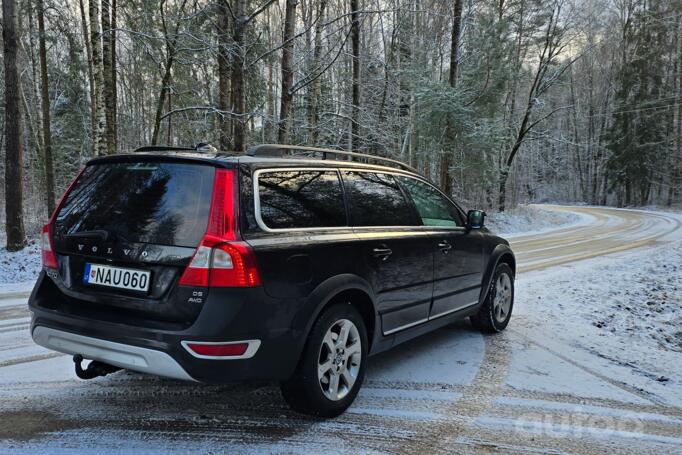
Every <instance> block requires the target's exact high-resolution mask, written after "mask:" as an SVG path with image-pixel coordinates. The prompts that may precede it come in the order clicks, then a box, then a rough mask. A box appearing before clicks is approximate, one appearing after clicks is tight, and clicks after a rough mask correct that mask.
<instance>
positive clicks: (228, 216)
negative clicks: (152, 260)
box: [180, 169, 261, 287]
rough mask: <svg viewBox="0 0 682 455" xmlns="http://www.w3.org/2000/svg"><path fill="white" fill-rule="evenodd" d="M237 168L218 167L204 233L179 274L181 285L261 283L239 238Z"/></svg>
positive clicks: (251, 255) (249, 252) (249, 251)
mask: <svg viewBox="0 0 682 455" xmlns="http://www.w3.org/2000/svg"><path fill="white" fill-rule="evenodd" d="M235 176H236V171H234V170H227V169H218V170H216V174H215V182H214V184H213V199H212V201H211V212H210V215H209V220H208V227H207V229H206V235H204V238H203V239H202V241H201V243H200V244H199V247H198V248H197V249H196V251H195V252H194V256H193V257H192V260H191V262H190V264H189V266H188V267H187V268H186V269H185V272H184V273H183V274H182V276H181V277H180V284H181V285H183V286H201V287H207V286H215V287H251V286H258V285H260V284H261V281H260V275H259V274H258V268H257V266H256V258H255V254H254V252H253V250H252V249H251V247H250V246H249V245H248V244H246V243H245V242H242V241H240V240H239V238H238V237H239V235H238V228H237V215H238V213H237V207H238V204H235V200H236V198H237V194H236V185H235Z"/></svg>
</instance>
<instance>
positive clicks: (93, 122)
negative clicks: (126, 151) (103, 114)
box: [79, 0, 97, 144]
mask: <svg viewBox="0 0 682 455" xmlns="http://www.w3.org/2000/svg"><path fill="white" fill-rule="evenodd" d="M79 5H80V10H81V22H82V24H83V27H82V29H83V42H84V43H85V56H86V57H87V59H88V82H89V83H90V134H91V135H92V142H93V144H94V143H95V131H96V130H97V113H96V111H95V104H97V103H96V100H95V76H94V75H93V74H92V47H91V46H90V44H91V43H90V32H89V31H88V20H87V18H86V15H85V5H84V4H83V0H79Z"/></svg>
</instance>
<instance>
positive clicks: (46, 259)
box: [40, 224, 58, 269]
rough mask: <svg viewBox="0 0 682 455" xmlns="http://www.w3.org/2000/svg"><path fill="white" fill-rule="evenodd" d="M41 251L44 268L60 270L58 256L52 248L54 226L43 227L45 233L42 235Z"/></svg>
mask: <svg viewBox="0 0 682 455" xmlns="http://www.w3.org/2000/svg"><path fill="white" fill-rule="evenodd" d="M40 251H41V255H42V258H43V267H48V268H50V269H56V268H58V265H57V256H55V255H54V249H53V248H52V224H46V225H45V226H43V231H42V233H41V234H40Z"/></svg>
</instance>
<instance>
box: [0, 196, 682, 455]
mask: <svg viewBox="0 0 682 455" xmlns="http://www.w3.org/2000/svg"><path fill="white" fill-rule="evenodd" d="M550 208H551V209H553V210H564V211H572V212H578V213H580V214H582V215H583V221H582V222H580V223H579V224H577V225H574V226H572V227H570V228H563V229H558V230H554V231H550V232H545V233H541V234H540V233H537V234H530V235H524V236H515V237H512V238H511V240H512V244H513V248H514V250H515V252H516V254H517V258H518V261H519V272H520V273H519V276H518V279H517V288H516V294H517V298H516V302H515V308H514V316H513V317H512V321H511V324H510V326H509V328H508V330H507V331H505V332H504V333H502V334H499V335H495V336H483V335H481V334H479V333H477V332H476V331H474V330H472V329H471V328H470V326H469V324H468V323H466V322H463V323H460V324H458V325H456V326H452V327H447V328H444V329H442V330H439V331H437V332H434V333H432V334H429V335H426V336H423V337H421V338H419V339H417V340H415V341H413V342H410V343H408V345H403V346H400V347H397V348H396V349H394V350H392V351H390V352H387V353H384V354H381V355H378V356H375V357H372V358H371V359H370V360H371V362H370V366H369V369H368V374H367V379H366V381H365V385H364V388H363V389H362V391H361V392H360V395H359V397H358V399H357V401H356V403H355V404H354V405H353V406H352V408H351V409H350V410H349V411H348V412H347V413H346V414H344V415H342V416H341V417H339V418H337V419H334V420H328V421H317V420H314V419H309V418H306V417H302V416H300V415H297V414H295V413H293V412H291V411H289V410H288V408H287V407H286V405H285V403H284V402H283V400H282V398H281V397H280V394H279V390H278V388H277V387H276V385H274V384H249V385H230V386H206V385H201V384H191V383H183V382H178V381H172V380H165V379H160V378H155V377H149V376H144V375H141V374H134V373H128V372H119V373H116V374H114V375H111V376H108V377H106V378H99V379H96V380H92V381H80V380H78V379H76V378H75V376H74V374H73V363H72V361H71V359H70V357H68V356H64V355H59V354H55V353H52V352H48V351H46V350H44V349H42V348H39V347H37V346H34V345H33V343H32V341H31V339H30V336H29V333H28V324H29V315H28V312H27V309H26V296H27V293H26V291H27V289H25V288H24V289H21V288H9V287H4V288H2V289H4V293H3V294H2V295H1V296H0V451H1V452H2V453H29V452H30V453H34V452H43V453H60V452H61V453H120V452H132V451H135V452H143V453H164V454H166V453H187V452H192V453H224V452H229V453H254V452H256V453H261V452H262V453H271V452H276V453H305V454H311V453H358V452H363V453H386V452H392V453H414V454H432V453H462V452H465V453H466V452H490V453H510V452H511V453H551V454H554V453H576V452H579V453H652V452H657V453H682V228H681V225H682V216H680V215H674V214H666V213H663V212H642V211H631V210H616V209H605V208H590V207H559V206H556V207H550ZM0 292H2V291H0Z"/></svg>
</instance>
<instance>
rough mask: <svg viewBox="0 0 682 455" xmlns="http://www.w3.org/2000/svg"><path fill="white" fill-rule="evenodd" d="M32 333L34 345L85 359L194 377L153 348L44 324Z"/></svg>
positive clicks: (169, 375)
mask: <svg viewBox="0 0 682 455" xmlns="http://www.w3.org/2000/svg"><path fill="white" fill-rule="evenodd" d="M32 336H33V341H35V342H36V344H39V345H40V346H43V347H45V348H47V349H51V350H53V351H58V352H63V353H64V354H72V355H75V354H81V355H82V356H83V357H84V358H86V359H91V360H99V361H100V362H104V363H108V364H109V365H114V366H117V367H119V368H125V369H128V370H133V371H139V372H141V373H149V374H155V375H158V376H165V377H168V378H173V379H183V380H186V381H192V380H194V379H193V378H192V377H191V376H190V375H189V374H187V372H186V371H185V370H184V368H182V366H180V364H179V363H178V362H177V361H176V360H175V359H173V357H171V356H170V355H168V354H166V353H165V352H161V351H156V350H154V349H146V348H141V347H138V346H131V345H129V344H121V343H115V342H113V341H107V340H101V339H98V338H91V337H86V336H82V335H77V334H75V333H70V332H64V331H61V330H55V329H51V328H49V327H43V326H37V327H35V328H34V329H33V333H32Z"/></svg>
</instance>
